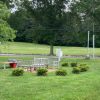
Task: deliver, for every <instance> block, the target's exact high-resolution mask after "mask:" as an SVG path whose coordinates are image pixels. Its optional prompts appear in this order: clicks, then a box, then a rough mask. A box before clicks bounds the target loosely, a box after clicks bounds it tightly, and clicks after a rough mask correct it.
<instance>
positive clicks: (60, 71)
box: [56, 69, 67, 76]
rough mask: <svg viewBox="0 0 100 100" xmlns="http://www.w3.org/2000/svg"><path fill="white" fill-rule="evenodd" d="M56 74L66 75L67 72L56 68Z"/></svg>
mask: <svg viewBox="0 0 100 100" xmlns="http://www.w3.org/2000/svg"><path fill="white" fill-rule="evenodd" d="M56 75H57V76H66V75H67V72H66V70H63V69H58V70H57V71H56Z"/></svg>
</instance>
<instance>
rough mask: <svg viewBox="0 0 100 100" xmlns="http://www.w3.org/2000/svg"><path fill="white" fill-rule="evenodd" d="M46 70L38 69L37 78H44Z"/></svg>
mask: <svg viewBox="0 0 100 100" xmlns="http://www.w3.org/2000/svg"><path fill="white" fill-rule="evenodd" d="M47 72H48V70H47V69H46V68H39V69H38V70H37V75H38V76H46V75H47Z"/></svg>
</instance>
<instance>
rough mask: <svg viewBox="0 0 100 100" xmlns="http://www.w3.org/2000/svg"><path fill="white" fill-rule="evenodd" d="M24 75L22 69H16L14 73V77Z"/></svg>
mask: <svg viewBox="0 0 100 100" xmlns="http://www.w3.org/2000/svg"><path fill="white" fill-rule="evenodd" d="M23 73H24V70H23V69H21V68H16V69H14V70H13V71H12V75H13V76H22V75H23Z"/></svg>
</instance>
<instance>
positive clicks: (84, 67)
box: [80, 64, 89, 72]
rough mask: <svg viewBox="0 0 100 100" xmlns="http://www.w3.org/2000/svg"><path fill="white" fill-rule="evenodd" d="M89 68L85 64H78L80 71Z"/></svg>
mask: <svg viewBox="0 0 100 100" xmlns="http://www.w3.org/2000/svg"><path fill="white" fill-rule="evenodd" d="M88 69H89V67H88V65H87V64H80V71H81V72H85V71H87V70H88Z"/></svg>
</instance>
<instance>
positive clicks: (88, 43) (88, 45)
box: [87, 31, 90, 56]
mask: <svg viewBox="0 0 100 100" xmlns="http://www.w3.org/2000/svg"><path fill="white" fill-rule="evenodd" d="M89 41H90V31H88V42H87V53H88V54H87V56H90V54H89V47H90V42H89Z"/></svg>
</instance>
